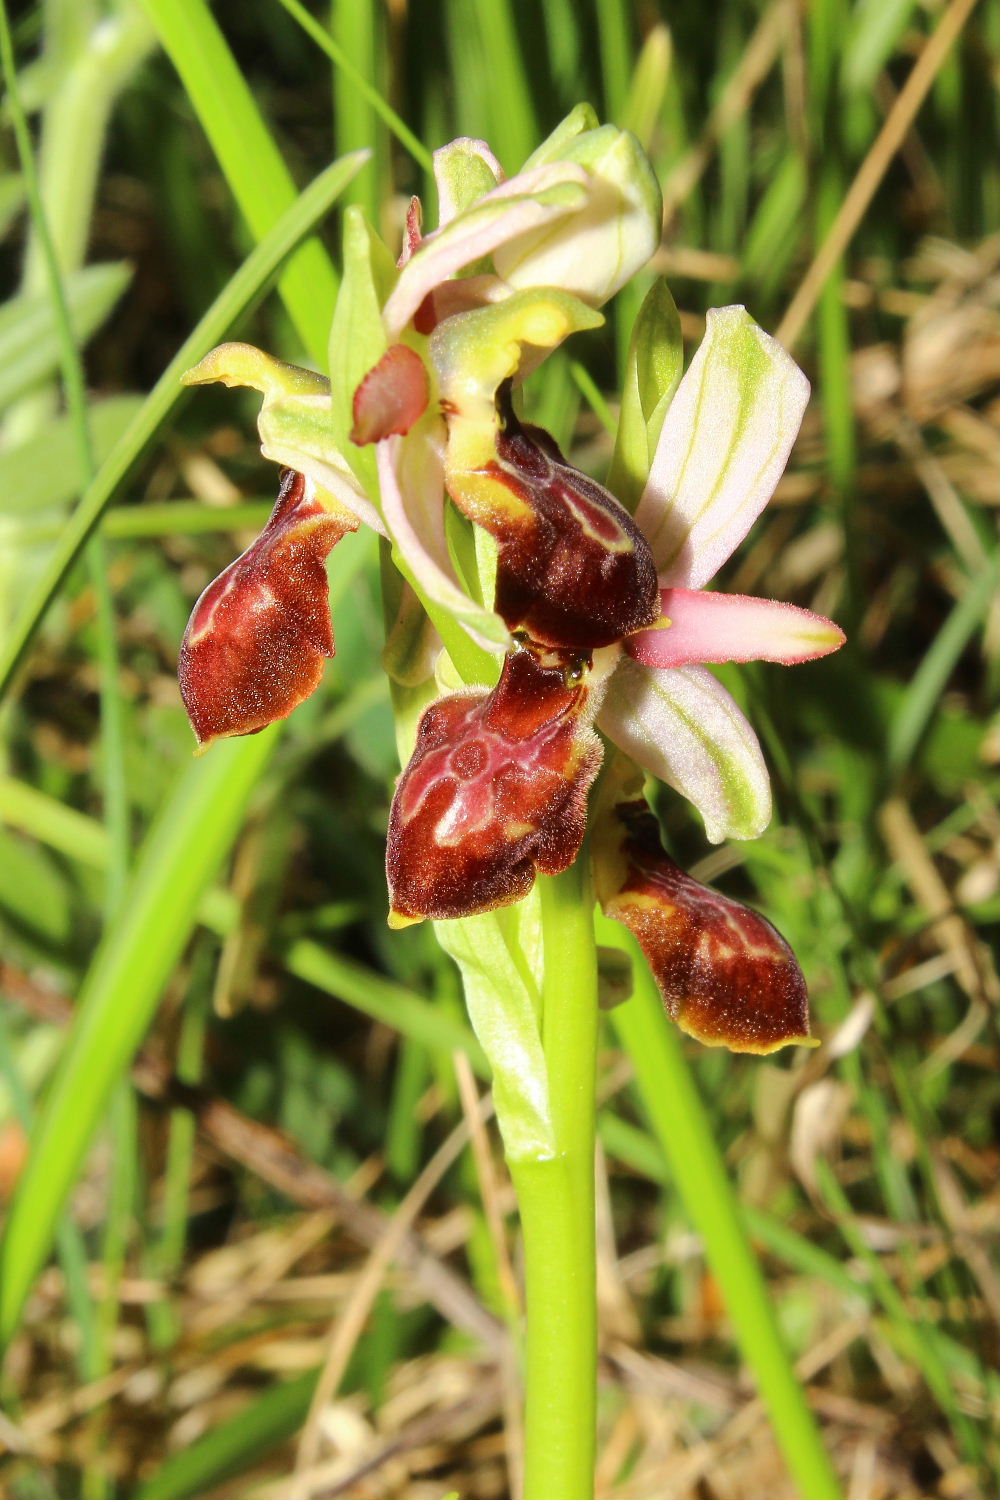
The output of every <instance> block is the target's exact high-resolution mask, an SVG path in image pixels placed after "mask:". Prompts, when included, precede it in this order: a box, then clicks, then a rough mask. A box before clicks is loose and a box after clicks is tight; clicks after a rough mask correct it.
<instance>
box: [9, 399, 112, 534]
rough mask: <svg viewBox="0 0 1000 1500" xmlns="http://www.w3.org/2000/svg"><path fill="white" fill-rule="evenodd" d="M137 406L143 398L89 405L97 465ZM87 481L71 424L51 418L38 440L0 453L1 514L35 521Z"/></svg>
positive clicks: (106, 453)
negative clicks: (27, 517) (28, 517)
mask: <svg viewBox="0 0 1000 1500" xmlns="http://www.w3.org/2000/svg"><path fill="white" fill-rule="evenodd" d="M141 406H142V397H141V396H111V397H109V398H108V400H106V401H93V402H91V404H90V406H89V408H88V417H89V426H90V430H91V433H92V435H93V441H94V456H95V458H96V460H97V462H98V463H99V464H101V463H103V462H104V460H105V459H106V458H107V457H108V455H109V454H110V452H111V450H112V449H113V448H114V446H115V444H116V443H117V442H118V440H119V439H120V438H121V437H122V435H123V434H124V433H125V431H126V429H127V428H128V426H129V423H130V422H131V421H132V420H133V418H134V417H135V415H136V413H137V412H138V410H139V408H140V407H141ZM87 478H89V476H85V475H84V473H83V471H82V468H81V465H80V461H79V454H78V451H77V446H76V440H75V434H74V432H73V424H72V421H71V419H70V418H69V417H68V416H62V417H53V418H51V419H50V420H49V421H48V422H47V423H46V424H45V427H44V428H43V429H42V430H41V431H40V432H39V433H38V434H37V436H35V437H32V438H29V439H27V441H25V442H23V443H19V444H18V445H17V447H15V448H9V449H7V451H6V452H4V453H0V512H3V513H4V514H6V515H15V516H31V517H35V516H37V514H38V512H39V511H43V510H47V509H50V508H54V507H56V506H61V505H67V504H68V503H69V501H70V500H72V499H74V498H75V497H76V496H77V495H79V494H80V491H81V490H82V489H83V488H84V485H85V483H86V479H87ZM59 524H60V528H61V522H60V523H59Z"/></svg>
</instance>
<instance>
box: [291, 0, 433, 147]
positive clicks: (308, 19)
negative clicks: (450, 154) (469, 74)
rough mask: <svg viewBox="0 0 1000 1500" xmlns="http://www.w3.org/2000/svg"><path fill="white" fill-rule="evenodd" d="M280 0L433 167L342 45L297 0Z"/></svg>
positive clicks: (391, 127) (397, 134)
mask: <svg viewBox="0 0 1000 1500" xmlns="http://www.w3.org/2000/svg"><path fill="white" fill-rule="evenodd" d="M280 3H281V4H282V5H283V6H284V7H285V9H286V10H287V12H288V14H289V15H290V16H291V17H292V18H293V20H295V21H297V22H298V24H299V25H300V26H301V27H302V30H303V31H304V32H305V33H306V35H307V36H309V37H311V38H312V40H313V41H314V42H315V43H316V45H317V47H321V48H322V50H323V51H324V52H325V53H326V55H327V57H329V59H330V61H331V62H332V63H334V64H335V65H336V66H337V67H338V68H339V69H340V71H341V72H342V73H343V74H344V76H345V78H348V79H349V80H350V82H351V84H352V85H353V86H354V87H355V88H356V89H357V91H358V93H359V94H360V95H361V97H362V99H364V100H365V101H366V103H367V104H369V105H370V106H371V108H372V109H373V110H374V112H375V113H376V114H377V115H378V116H379V118H380V119H381V120H382V122H383V123H384V124H385V125H386V126H387V127H388V129H389V130H391V131H392V133H393V135H395V137H396V139H397V140H398V141H399V143H400V145H402V146H405V147H406V149H407V151H409V153H410V155H411V156H412V157H413V160H414V161H415V162H418V163H419V164H420V166H422V167H423V169H424V171H425V172H428V173H429V172H431V171H432V170H433V162H432V160H431V153H430V152H429V151H428V149H427V147H426V146H425V145H424V144H423V142H422V141H421V140H420V138H419V137H418V136H415V135H414V134H413V131H412V130H411V129H410V128H409V126H408V125H406V124H405V122H404V121H403V120H401V119H400V118H399V116H398V115H397V113H396V111H395V110H394V109H393V108H392V107H391V105H389V104H387V103H386V101H385V99H383V97H382V95H381V94H380V93H379V91H378V89H377V88H375V87H374V85H373V84H372V83H370V82H369V80H368V79H367V78H365V76H364V74H363V73H360V72H359V71H358V69H357V68H356V67H355V66H354V64H353V63H352V62H351V59H350V58H349V57H348V55H347V53H346V52H345V51H344V49H343V47H341V46H339V45H338V44H337V42H335V41H334V40H333V38H332V37H331V36H330V34H329V33H328V32H326V31H324V30H323V27H322V26H321V25H320V24H319V22H318V21H316V20H315V19H314V18H313V17H312V16H311V15H310V14H309V12H308V11H307V10H306V9H305V8H304V7H303V6H301V5H300V4H299V3H298V0H280Z"/></svg>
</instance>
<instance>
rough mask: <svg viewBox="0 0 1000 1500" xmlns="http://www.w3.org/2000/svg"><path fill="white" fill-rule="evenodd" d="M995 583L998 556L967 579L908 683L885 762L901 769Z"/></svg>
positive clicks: (969, 636) (993, 590)
mask: <svg viewBox="0 0 1000 1500" xmlns="http://www.w3.org/2000/svg"><path fill="white" fill-rule="evenodd" d="M996 587H997V560H996V558H995V557H993V558H990V561H989V563H988V564H987V566H986V567H985V568H983V570H982V572H981V573H979V575H978V576H977V577H975V578H973V579H971V580H970V581H969V584H968V585H967V587H966V590H965V593H964V594H963V595H962V597H961V599H960V600H959V601H958V603H957V604H956V605H955V606H954V608H953V609H952V611H951V614H950V615H949V616H948V618H947V620H946V621H945V622H944V624H943V625H942V627H941V629H940V630H939V631H938V633H937V635H936V636H935V637H934V640H933V641H932V642H931V644H930V646H929V647H928V649H927V653H926V655H925V656H924V658H923V660H922V661H921V663H920V665H919V667H918V668H917V670H916V671H915V672H914V674H913V676H912V677H911V679H910V681H909V684H908V685H907V689H906V694H905V696H904V698H903V701H902V703H901V704H900V706H899V711H898V713H897V714H896V717H895V719H894V720H893V722H892V724H891V725H890V727H889V746H888V764H889V769H890V771H892V772H893V773H894V774H897V775H898V773H899V772H900V771H902V770H904V769H905V768H906V766H907V765H908V763H909V761H910V759H911V757H912V755H913V752H914V751H915V750H916V748H917V745H918V744H919V742H920V737H921V735H922V734H923V732H924V730H925V729H926V728H927V726H928V724H929V723H930V721H931V719H932V718H933V715H934V710H935V708H936V707H937V704H938V702H939V701H940V698H941V694H942V692H943V691H944V688H945V684H946V683H947V681H948V678H949V677H950V676H951V674H952V672H953V671H954V669H955V666H956V664H957V662H958V658H959V657H960V656H961V654H962V652H963V651H964V650H965V647H966V646H967V645H968V642H969V640H970V638H971V636H972V633H973V631H974V630H975V629H976V627H977V625H978V624H979V622H980V620H981V619H982V617H983V615H984V614H985V612H986V610H987V608H988V606H989V603H990V600H991V599H992V598H993V597H994V595H995V593H996Z"/></svg>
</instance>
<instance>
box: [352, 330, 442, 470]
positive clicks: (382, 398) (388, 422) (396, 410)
mask: <svg viewBox="0 0 1000 1500" xmlns="http://www.w3.org/2000/svg"><path fill="white" fill-rule="evenodd" d="M429 399H430V384H429V382H428V379H427V370H426V368H425V367H424V362H423V360H422V359H421V358H420V355H419V354H418V353H417V352H416V350H414V349H411V348H410V347H409V346H408V345H407V344H393V345H392V347H391V348H389V349H387V350H386V351H385V353H384V354H383V355H382V358H381V359H380V360H379V362H378V364H376V365H373V366H372V368H371V369H370V370H369V371H368V374H367V375H366V376H365V378H364V380H362V382H361V384H360V385H359V386H358V388H357V390H356V391H355V392H354V426H353V427H352V428H351V442H352V443H356V444H357V445H358V447H359V448H364V447H365V446H366V445H367V444H368V443H380V442H381V441H382V439H383V438H387V437H397V436H398V437H402V436H403V435H404V434H406V433H407V432H409V430H410V428H411V427H412V426H413V424H414V422H416V421H417V420H418V418H420V417H422V416H423V414H424V412H425V411H426V410H427V402H428V401H429Z"/></svg>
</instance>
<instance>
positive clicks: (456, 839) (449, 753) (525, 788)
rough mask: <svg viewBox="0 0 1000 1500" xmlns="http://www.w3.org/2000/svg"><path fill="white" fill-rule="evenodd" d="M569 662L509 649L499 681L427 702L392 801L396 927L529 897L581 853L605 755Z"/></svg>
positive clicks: (390, 852) (389, 862) (390, 865)
mask: <svg viewBox="0 0 1000 1500" xmlns="http://www.w3.org/2000/svg"><path fill="white" fill-rule="evenodd" d="M573 675H574V670H573V667H572V666H570V667H569V668H568V669H564V668H561V667H559V666H547V665H546V666H543V665H541V664H540V663H539V662H538V660H537V659H536V658H535V656H534V655H533V654H532V653H531V652H530V651H527V650H517V651H513V652H510V653H509V654H508V656H507V658H506V660H505V662H504V667H503V673H502V675H501V678H500V681H499V683H498V684H497V686H496V687H495V688H494V689H493V691H492V692H487V691H486V690H485V689H479V690H473V691H470V692H464V693H455V694H453V695H452V696H450V697H447V698H442V699H440V700H439V701H438V702H437V703H433V704H431V706H430V708H428V709H427V710H426V711H425V712H424V715H423V717H422V719H421V720H420V726H419V728H418V731H417V743H416V747H415V749H414V752H413V756H412V758H411V760H410V763H409V765H408V766H407V767H406V769H405V771H404V772H403V774H402V776H401V777H400V780H399V784H398V786H397V788H396V795H395V797H394V798H393V803H392V812H391V815H390V819H389V838H388V848H387V854H386V871H387V874H388V878H389V890H390V894H391V898H392V911H391V914H390V917H389V921H390V925H392V926H404V925H405V924H406V923H408V922H412V921H419V920H420V919H421V918H423V917H436V918H447V917H464V916H469V915H471V914H472V913H473V912H481V911H491V910H493V908H494V907H497V906H507V905H509V904H510V903H511V902H513V901H519V900H520V899H521V897H522V896H525V895H527V893H528V891H529V890H530V889H531V885H532V882H533V881H534V878H535V872H536V870H540V871H541V872H542V873H543V874H546V875H556V874H558V873H559V872H560V871H562V870H565V869H566V868H567V866H568V865H570V864H572V862H573V860H574V859H575V858H576V855H577V853H578V851H579V848H580V844H581V842H582V840H583V833H584V827H585V822H586V800H587V792H588V791H589V789H590V785H591V783H592V782H593V780H594V777H595V776H596V775H597V771H598V768H599V766H600V763H601V746H600V741H599V740H598V738H597V736H596V735H595V734H594V733H593V732H592V731H591V730H590V729H589V728H588V727H587V722H586V721H587V717H588V715H587V700H588V696H589V693H588V689H587V687H586V685H585V683H583V682H580V681H572V680H568V679H571V678H572V677H573Z"/></svg>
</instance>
